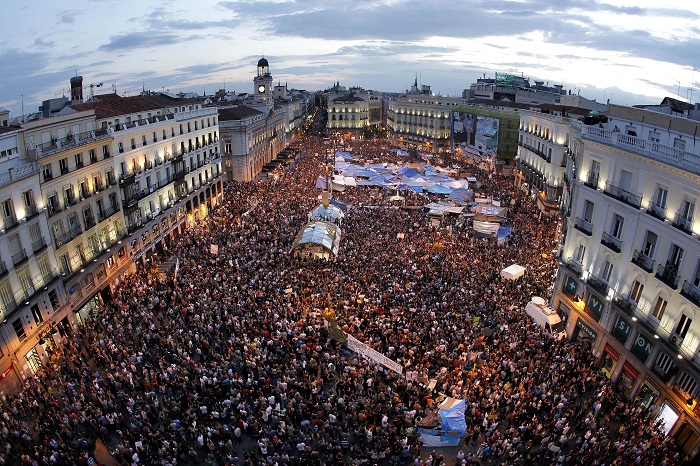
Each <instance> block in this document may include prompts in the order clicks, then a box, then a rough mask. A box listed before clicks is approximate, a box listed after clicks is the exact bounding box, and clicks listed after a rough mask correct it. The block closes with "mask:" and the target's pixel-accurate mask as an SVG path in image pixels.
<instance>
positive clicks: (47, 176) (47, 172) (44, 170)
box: [41, 163, 53, 181]
mask: <svg viewBox="0 0 700 466" xmlns="http://www.w3.org/2000/svg"><path fill="white" fill-rule="evenodd" d="M41 174H42V175H43V176H44V181H49V180H52V179H53V175H52V174H51V164H50V163H48V164H46V165H42V166H41Z"/></svg>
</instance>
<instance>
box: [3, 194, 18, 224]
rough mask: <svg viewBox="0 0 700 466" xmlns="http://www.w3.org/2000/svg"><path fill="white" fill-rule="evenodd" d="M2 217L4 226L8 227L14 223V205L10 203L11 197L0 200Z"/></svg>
mask: <svg viewBox="0 0 700 466" xmlns="http://www.w3.org/2000/svg"><path fill="white" fill-rule="evenodd" d="M0 206H2V217H3V219H4V221H5V228H8V227H10V226H12V225H14V224H15V223H16V221H15V206H14V205H13V204H12V199H6V200H4V201H2V204H0Z"/></svg>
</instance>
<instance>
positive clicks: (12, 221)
mask: <svg viewBox="0 0 700 466" xmlns="http://www.w3.org/2000/svg"><path fill="white" fill-rule="evenodd" d="M2 223H3V226H4V227H5V230H9V229H10V228H14V227H16V226H17V225H19V221H18V220H17V216H16V215H15V214H12V215H8V216H7V217H5V218H4V220H3V222H2Z"/></svg>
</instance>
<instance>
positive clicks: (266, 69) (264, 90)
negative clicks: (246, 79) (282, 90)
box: [253, 57, 272, 106]
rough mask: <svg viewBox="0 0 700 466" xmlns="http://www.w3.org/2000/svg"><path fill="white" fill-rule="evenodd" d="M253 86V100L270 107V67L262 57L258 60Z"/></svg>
mask: <svg viewBox="0 0 700 466" xmlns="http://www.w3.org/2000/svg"><path fill="white" fill-rule="evenodd" d="M253 85H254V90H253V95H254V96H255V100H256V101H258V102H265V103H266V104H267V105H268V106H272V75H271V74H270V65H269V64H268V63H267V60H266V59H265V58H264V57H263V58H261V59H260V60H258V75H257V76H256V77H255V78H253Z"/></svg>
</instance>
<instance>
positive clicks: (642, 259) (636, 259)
mask: <svg viewBox="0 0 700 466" xmlns="http://www.w3.org/2000/svg"><path fill="white" fill-rule="evenodd" d="M632 263H633V264H635V265H637V266H639V267H641V268H642V269H644V270H645V271H646V272H647V273H651V272H653V271H654V259H652V258H651V257H649V256H647V255H646V254H644V253H643V252H641V251H638V250H636V249H635V250H634V253H633V254H632Z"/></svg>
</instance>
